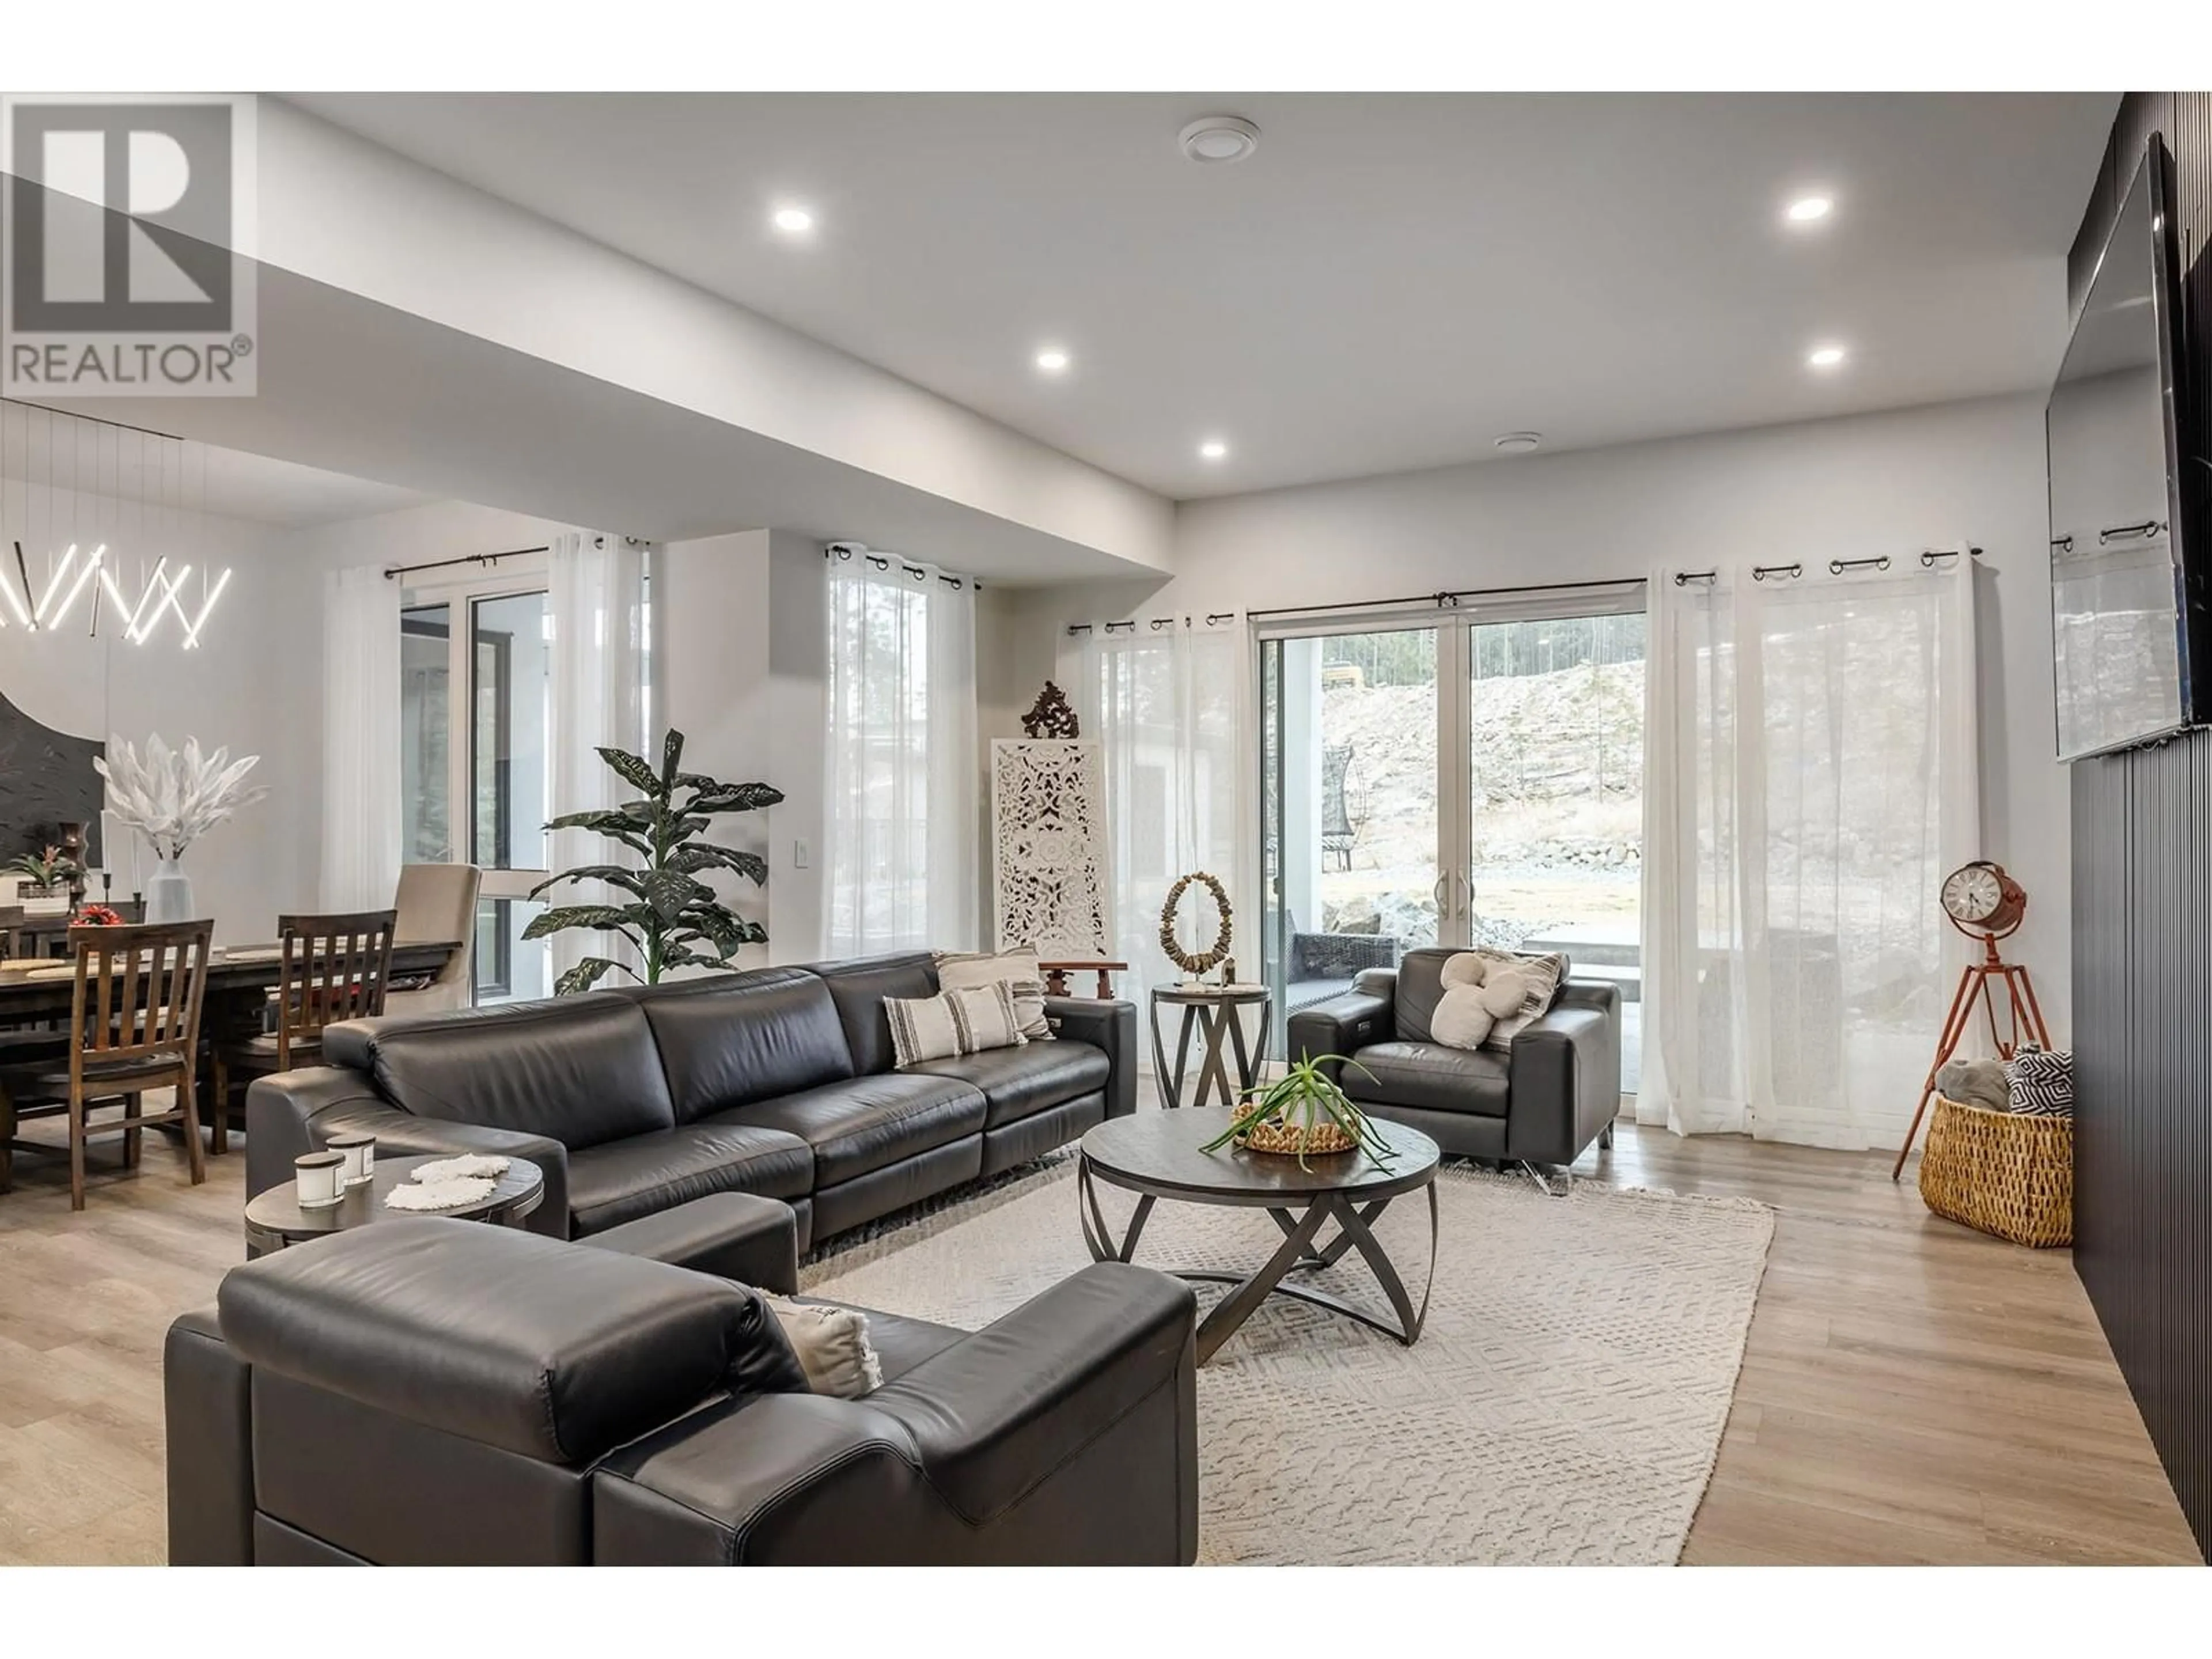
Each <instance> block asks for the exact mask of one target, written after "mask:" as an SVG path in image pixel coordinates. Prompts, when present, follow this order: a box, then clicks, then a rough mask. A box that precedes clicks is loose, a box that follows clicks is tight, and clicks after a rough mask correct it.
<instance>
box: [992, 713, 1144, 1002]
mask: <svg viewBox="0 0 2212 1659" xmlns="http://www.w3.org/2000/svg"><path fill="white" fill-rule="evenodd" d="M1105 808H1106V789H1105V766H1104V763H1103V756H1102V754H1101V751H1100V748H1099V745H1098V744H1097V743H1095V742H1089V741H1085V740H1083V739H1080V738H994V740H993V742H992V744H991V820H992V840H991V854H992V856H991V878H992V880H991V917H992V929H993V933H994V940H995V943H994V948H995V949H998V950H1001V951H1009V950H1020V949H1029V950H1034V951H1036V953H1037V955H1038V956H1040V957H1042V958H1044V959H1045V960H1046V961H1048V962H1053V961H1081V960H1085V959H1096V958H1102V957H1112V956H1113V954H1114V951H1113V948H1112V947H1113V937H1112V929H1111V927H1110V925H1109V915H1110V911H1109V905H1108V902H1107V840H1106V826H1105Z"/></svg>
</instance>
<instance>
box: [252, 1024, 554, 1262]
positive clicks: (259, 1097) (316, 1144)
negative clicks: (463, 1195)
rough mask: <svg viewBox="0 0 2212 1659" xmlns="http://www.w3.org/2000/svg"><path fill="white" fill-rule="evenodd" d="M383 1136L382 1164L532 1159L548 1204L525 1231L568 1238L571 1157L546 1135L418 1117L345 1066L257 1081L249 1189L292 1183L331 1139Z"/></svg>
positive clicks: (379, 1142) (312, 1068) (534, 1214)
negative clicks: (469, 1156) (470, 1157)
mask: <svg viewBox="0 0 2212 1659" xmlns="http://www.w3.org/2000/svg"><path fill="white" fill-rule="evenodd" d="M348 1132H359V1133H368V1134H373V1135H374V1136H375V1137H376V1150H377V1155H378V1156H379V1157H381V1158H424V1157H443V1158H453V1157H458V1156H459V1155H460V1154H461V1153H463V1152H481V1153H483V1154H485V1155H486V1156H489V1157H495V1158H528V1159H529V1160H530V1161H531V1162H532V1164H536V1165H537V1166H538V1174H539V1175H540V1176H543V1177H544V1182H545V1198H544V1202H543V1203H541V1204H539V1205H538V1208H537V1209H536V1210H535V1211H533V1212H532V1213H531V1214H530V1216H529V1217H528V1218H527V1219H526V1221H525V1223H524V1224H523V1225H525V1226H526V1227H527V1228H528V1229H529V1231H532V1232H534V1233H544V1234H545V1235H547V1236H548V1237H552V1238H566V1237H568V1148H567V1147H565V1146H562V1144H561V1143H560V1142H559V1141H557V1140H555V1139H551V1138H550V1137H549V1136H545V1135H533V1134H526V1133H522V1132H520V1131H519V1130H514V1129H495V1128H492V1127H489V1125H486V1124H482V1123H459V1122H455V1121H451V1120H449V1119H446V1118H440V1117H417V1116H416V1115H415V1114H414V1113H412V1112H409V1111H403V1110H402V1109H400V1108H398V1107H397V1106H394V1105H393V1104H392V1103H391V1102H390V1101H388V1100H386V1099H385V1097H383V1096H382V1095H380V1094H379V1093H377V1091H376V1085H374V1083H373V1082H371V1081H370V1080H369V1079H368V1076H367V1075H366V1074H365V1073H361V1072H356V1071H354V1070H352V1069H350V1068H349V1067H347V1066H307V1067H304V1068H302V1069H301V1070H299V1071H294V1072H279V1073H276V1075H275V1076H273V1077H261V1078H256V1079H254V1080H253V1085H252V1087H251V1088H250V1089H248V1090H247V1091H246V1195H247V1196H248V1197H252V1196H253V1195H255V1194H259V1193H264V1192H266V1191H268V1190H269V1189H270V1188H271V1187H276V1186H281V1185H283V1183H284V1182H288V1181H289V1180H290V1179H291V1178H292V1160H293V1159H294V1158H297V1157H299V1156H300V1155H301V1153H303V1152H319V1151H321V1150H322V1148H323V1146H325V1144H326V1143H327V1142H328V1140H329V1139H330V1138H331V1136H332V1135H334V1134H342V1133H348Z"/></svg>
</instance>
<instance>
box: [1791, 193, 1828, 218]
mask: <svg viewBox="0 0 2212 1659" xmlns="http://www.w3.org/2000/svg"><path fill="white" fill-rule="evenodd" d="M1835 205H1836V203H1835V198H1834V197H1829V196H1800V197H1798V198H1797V199H1796V201H1794V202H1792V203H1791V204H1790V206H1789V209H1788V210H1787V212H1788V217H1789V218H1790V220H1791V221H1792V222H1795V223H1797V224H1801V225H1809V224H1811V223H1812V222H1814V220H1815V219H1825V218H1826V217H1827V216H1828V214H1829V211H1830V210H1832V209H1833V208H1834V206H1835Z"/></svg>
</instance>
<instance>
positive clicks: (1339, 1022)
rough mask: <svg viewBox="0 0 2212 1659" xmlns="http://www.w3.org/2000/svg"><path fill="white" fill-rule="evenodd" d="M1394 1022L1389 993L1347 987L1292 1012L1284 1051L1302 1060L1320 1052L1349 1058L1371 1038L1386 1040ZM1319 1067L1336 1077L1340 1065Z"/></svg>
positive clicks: (1392, 1031) (1393, 1029)
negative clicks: (1352, 989)
mask: <svg viewBox="0 0 2212 1659" xmlns="http://www.w3.org/2000/svg"><path fill="white" fill-rule="evenodd" d="M1395 1022H1396V1017H1395V1013H1394V1012H1393V999H1392V998H1390V997H1389V996H1387V995H1377V994H1374V993H1372V992H1369V991H1346V992H1345V993H1344V994H1342V995H1340V996H1333V997H1331V998H1330V999H1329V1000H1328V1001H1327V1002H1316V1004H1314V1006H1312V1007H1310V1008H1301V1009H1299V1010H1298V1011H1297V1012H1296V1013H1295V1014H1292V1015H1291V1018H1290V1026H1289V1035H1288V1036H1287V1037H1286V1038H1285V1042H1286V1044H1287V1048H1286V1049H1285V1052H1286V1053H1289V1054H1292V1055H1295V1056H1297V1058H1299V1059H1304V1060H1319V1059H1320V1058H1321V1057H1322V1055H1323V1054H1337V1055H1340V1056H1342V1057H1343V1058H1345V1059H1347V1060H1348V1059H1350V1058H1351V1057H1352V1055H1353V1054H1357V1053H1358V1051H1359V1050H1360V1049H1362V1048H1366V1047H1367V1046H1368V1044H1370V1043H1371V1042H1389V1041H1390V1039H1391V1036H1392V1035H1393V1034H1394V1031H1395ZM1342 1069H1343V1068H1342V1067H1341V1066H1339V1065H1337V1064H1336V1063H1334V1061H1332V1062H1331V1063H1329V1064H1328V1065H1326V1066H1322V1070H1323V1071H1325V1072H1327V1073H1328V1074H1329V1077H1330V1078H1331V1079H1332V1080H1335V1079H1336V1074H1337V1073H1338V1072H1340V1070H1342Z"/></svg>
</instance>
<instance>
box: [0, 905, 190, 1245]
mask: <svg viewBox="0 0 2212 1659" xmlns="http://www.w3.org/2000/svg"><path fill="white" fill-rule="evenodd" d="M214 933H215V924H214V923H213V922H212V921H180V922H162V923H155V924H153V925H151V926H147V927H72V928H70V933H69V939H70V951H71V952H72V953H73V954H74V956H75V957H76V989H75V992H74V994H72V996H71V999H70V1024H69V1031H68V1036H69V1042H70V1048H69V1054H68V1058H67V1060H65V1061H63V1062H59V1063H56V1062H52V1061H48V1062H45V1063H41V1064H38V1065H31V1066H6V1067H0V1192H6V1191H7V1190H8V1188H9V1185H10V1183H11V1182H12V1179H13V1177H14V1175H15V1153H16V1152H22V1151H33V1152H53V1151H56V1150H58V1149H57V1148H56V1147H54V1146H52V1145H51V1144H48V1143H45V1142H40V1141H26V1140H19V1139H16V1138H15V1129H16V1127H17V1125H18V1123H19V1122H20V1121H21V1120H23V1119H25V1118H33V1117H45V1116H49V1115H60V1114H62V1113H64V1112H66V1113H67V1114H68V1115H69V1160H70V1208H71V1209H72V1210H82V1208H84V1170H85V1147H86V1145H87V1143H88V1142H89V1141H91V1140H93V1139H95V1138H100V1137H105V1136H108V1135H118V1134H119V1135H121V1136H122V1137H123V1161H124V1164H125V1167H126V1168H129V1169H133V1170H135V1169H137V1167H138V1157H139V1148H140V1145H141V1139H142V1135H143V1132H144V1131H145V1130H147V1129H149V1128H151V1127H155V1126H156V1125H159V1124H164V1123H174V1124H178V1125H179V1126H181V1127H182V1128H183V1131H184V1139H185V1160H186V1162H187V1163H188V1164H190V1166H191V1175H192V1184H193V1185H194V1186H197V1185H198V1184H199V1183H200V1182H203V1181H204V1180H205V1179H206V1178H207V1168H206V1164H205V1163H204V1159H203V1157H202V1154H201V1150H200V1124H199V1103H198V1098H197V1094H196V1093H195V1091H194V1087H193V1085H194V1083H195V1081H196V1078H195V1067H196V1066H197V1060H198V1056H199V1047H200V1005H201V1002H202V1001H203V1000H204V998H205V996H206V994H207V970H208V946H209V942H210V939H212V938H213V936H214ZM155 1089H170V1090H173V1091H175V1097H176V1103H175V1105H174V1106H173V1108H172V1109H170V1110H168V1111H167V1112H161V1113H156V1114H155V1115H151V1116H149V1115H146V1113H145V1110H144V1097H145V1095H146V1094H147V1092H148V1091H150V1090H155ZM109 1106H119V1107H120V1108H121V1109H122V1114H123V1115H121V1116H120V1117H118V1118H112V1119H108V1120H105V1121H95V1120H94V1117H93V1112H94V1109H96V1108H105V1107H109Z"/></svg>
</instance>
